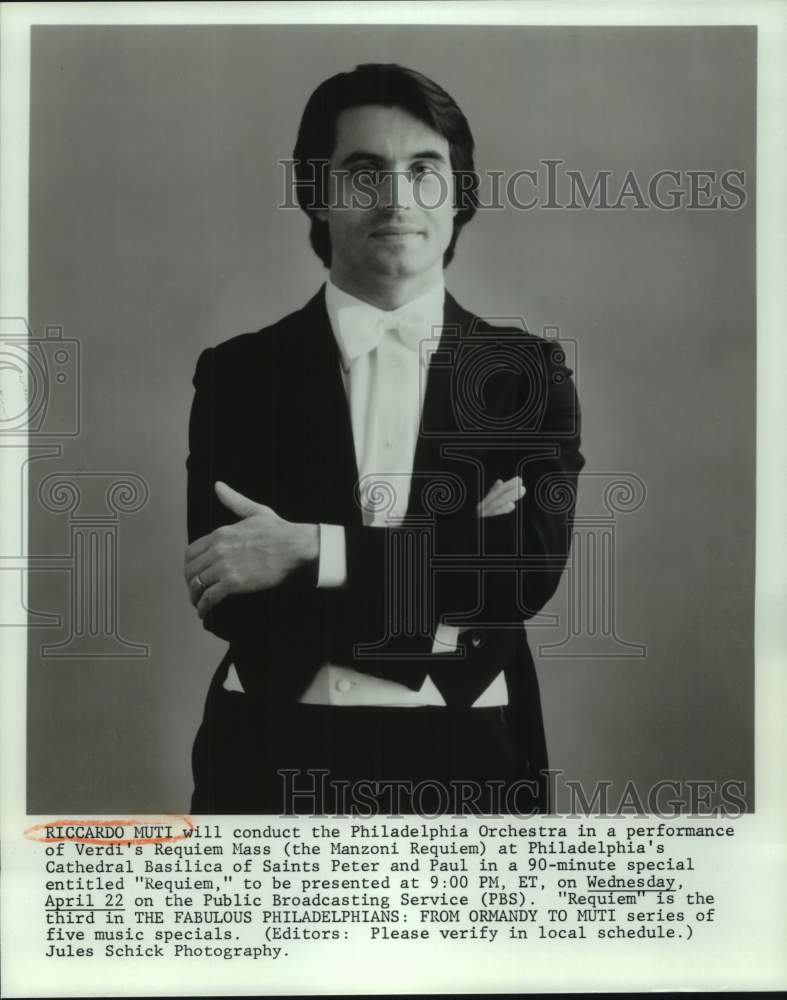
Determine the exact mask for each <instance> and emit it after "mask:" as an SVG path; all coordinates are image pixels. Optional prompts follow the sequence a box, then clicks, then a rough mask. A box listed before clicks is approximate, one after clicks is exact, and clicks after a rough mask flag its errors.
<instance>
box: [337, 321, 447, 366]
mask: <svg viewBox="0 0 787 1000" xmlns="http://www.w3.org/2000/svg"><path fill="white" fill-rule="evenodd" d="M386 334H390V335H392V336H398V337H399V338H400V339H401V341H402V343H403V344H405V346H406V347H409V348H410V349H411V350H413V351H416V352H417V351H419V350H420V346H421V341H422V340H428V339H430V338H432V337H436V336H438V334H439V329H438V330H433V328H432V320H431V319H430V318H429V317H428V316H426V315H423V314H421V313H420V312H418V311H417V310H408V311H406V312H404V313H403V314H402V315H396V312H392V313H380V314H379V315H377V317H376V318H375V316H374V314H373V313H372V311H371V310H369V311H368V314H367V315H363V314H360V315H356V316H354V317H353V321H352V322H351V323H347V324H346V325H345V328H344V329H343V331H342V335H341V340H342V346H343V347H344V353H345V355H346V357H347V358H348V359H349V360H350V361H353V360H354V359H355V358H357V357H360V355H362V354H366V353H368V352H370V351H373V350H375V349H376V348H377V346H378V345H379V343H380V341H381V340H382V339H383V337H384V336H385V335H386Z"/></svg>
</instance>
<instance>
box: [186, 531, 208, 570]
mask: <svg viewBox="0 0 787 1000" xmlns="http://www.w3.org/2000/svg"><path fill="white" fill-rule="evenodd" d="M214 534H215V532H213V531H211V533H210V534H209V535H202V537H200V538H195V539H194V541H193V542H192V543H191V545H187V546H186V552H185V556H184V560H183V562H184V564H186V563H188V562H189V561H190V560H191V559H196V558H197V556H199V555H202V553H203V552H204V551H205V550H206V549H208V548H210V546H211V545H212V544H213V542H214Z"/></svg>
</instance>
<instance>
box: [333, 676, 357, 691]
mask: <svg viewBox="0 0 787 1000" xmlns="http://www.w3.org/2000/svg"><path fill="white" fill-rule="evenodd" d="M352 686H353V682H352V681H348V680H347V678H346V677H343V678H342V679H341V680H340V681H337V682H336V690H337V691H341V693H342V694H346V693H347V692H348V691H349V690H350V689H351V688H352Z"/></svg>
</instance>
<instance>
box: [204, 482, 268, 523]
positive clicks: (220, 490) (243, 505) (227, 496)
mask: <svg viewBox="0 0 787 1000" xmlns="http://www.w3.org/2000/svg"><path fill="white" fill-rule="evenodd" d="M215 490H216V496H217V497H218V498H219V500H221V502H222V503H223V504H224V506H225V507H227V508H228V509H229V510H231V511H232V513H233V514H237V515H238V517H251V515H252V514H258V513H259V512H260V511H261V510H263V508H262V507H261V506H260V504H258V503H255V502H254V501H253V500H250V499H249V498H248V497H245V496H244V495H243V494H242V493H238V491H237V490H234V489H233V488H232V487H231V486H227V484H226V483H223V482H222V481H221V480H220V479H218V480H216V486H215Z"/></svg>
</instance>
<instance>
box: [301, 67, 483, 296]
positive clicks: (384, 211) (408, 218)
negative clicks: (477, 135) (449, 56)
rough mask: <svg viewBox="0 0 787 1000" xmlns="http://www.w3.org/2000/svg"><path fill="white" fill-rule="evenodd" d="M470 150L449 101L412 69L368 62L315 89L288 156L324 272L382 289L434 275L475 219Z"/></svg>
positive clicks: (470, 139) (466, 131) (462, 121)
mask: <svg viewBox="0 0 787 1000" xmlns="http://www.w3.org/2000/svg"><path fill="white" fill-rule="evenodd" d="M473 149H474V143H473V137H472V134H471V132H470V128H469V126H468V124H467V120H466V119H465V117H464V115H463V114H462V112H461V110H460V109H459V107H458V106H457V105H456V103H455V101H454V100H453V99H452V98H451V97H450V96H449V95H448V94H447V93H446V92H445V91H444V90H443V89H442V88H441V87H439V86H438V85H437V84H436V83H434V82H433V81H431V80H429V79H428V78H427V77H425V76H423V75H422V74H420V73H416V72H415V71H414V70H410V69H405V68H404V67H401V66H397V65H395V64H378V63H373V64H368V65H364V66H358V67H357V68H356V69H355V70H353V71H352V72H349V73H339V74H338V75H337V76H334V77H331V78H330V79H329V80H326V81H325V82H324V83H322V84H321V85H320V86H319V87H318V88H317V89H316V90H315V91H314V93H313V94H312V96H311V97H310V99H309V101H308V103H307V105H306V108H305V110H304V113H303V117H302V119H301V124H300V129H299V131H298V139H297V142H296V145H295V151H294V153H293V157H294V159H295V161H296V162H295V176H296V179H297V181H298V200H299V204H300V206H301V208H302V209H303V210H304V211H305V212H306V214H307V215H308V216H309V218H310V220H311V233H310V240H311V244H312V247H313V248H314V250H315V252H316V253H317V255H318V256H319V257H320V259H321V260H322V261H323V263H324V264H325V266H326V267H330V268H331V271H332V274H333V273H339V274H341V273H342V271H346V272H349V271H351V272H353V273H355V274H359V273H361V272H366V273H367V274H369V275H370V276H374V275H377V276H378V277H379V278H380V279H381V280H383V281H385V280H398V279H406V278H408V277H412V276H414V275H416V274H418V273H424V272H426V271H429V270H433V269H438V268H439V269H440V270H442V268H443V267H444V266H445V265H447V264H448V263H449V262H450V261H451V259H452V258H453V255H454V249H455V246H456V241H457V239H458V236H459V232H460V231H461V228H462V226H464V225H465V223H467V222H468V221H469V220H470V219H471V218H472V217H473V215H474V214H475V211H476V206H477V186H478V182H477V178H476V175H475V169H474V164H473ZM326 161H329V164H330V167H329V170H330V173H329V171H328V170H326V169H324V168H322V164H325V162H326ZM326 182H328V183H326Z"/></svg>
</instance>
